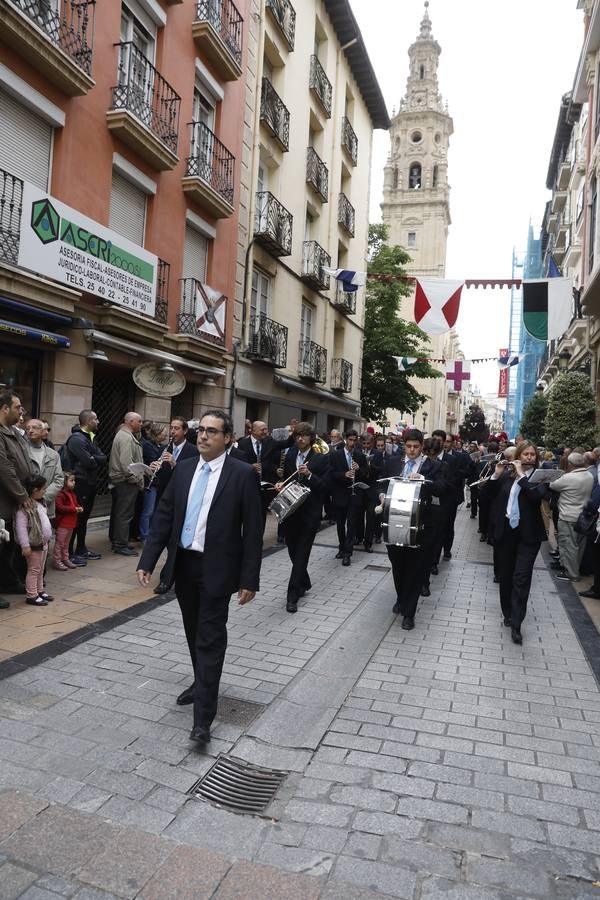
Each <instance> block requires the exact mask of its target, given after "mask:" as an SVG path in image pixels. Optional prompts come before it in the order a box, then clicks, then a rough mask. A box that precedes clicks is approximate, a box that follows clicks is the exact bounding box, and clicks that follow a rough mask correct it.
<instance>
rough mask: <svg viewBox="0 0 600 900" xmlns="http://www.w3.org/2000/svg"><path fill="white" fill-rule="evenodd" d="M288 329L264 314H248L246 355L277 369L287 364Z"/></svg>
mask: <svg viewBox="0 0 600 900" xmlns="http://www.w3.org/2000/svg"><path fill="white" fill-rule="evenodd" d="M287 342H288V330H287V328H286V327H285V325H280V324H279V322H274V321H273V319H268V318H267V317H266V316H264V315H255V316H250V340H249V342H248V349H247V351H246V355H247V356H249V357H251V358H252V359H257V360H260V361H261V362H265V363H268V364H269V365H271V366H275V368H278V369H284V368H285V366H286V365H287Z"/></svg>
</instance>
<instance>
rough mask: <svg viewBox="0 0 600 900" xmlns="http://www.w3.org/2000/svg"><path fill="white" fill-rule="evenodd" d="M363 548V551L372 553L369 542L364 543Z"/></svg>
mask: <svg viewBox="0 0 600 900" xmlns="http://www.w3.org/2000/svg"><path fill="white" fill-rule="evenodd" d="M364 548H365V553H372V552H373V548H372V547H371V545H370V544H364Z"/></svg>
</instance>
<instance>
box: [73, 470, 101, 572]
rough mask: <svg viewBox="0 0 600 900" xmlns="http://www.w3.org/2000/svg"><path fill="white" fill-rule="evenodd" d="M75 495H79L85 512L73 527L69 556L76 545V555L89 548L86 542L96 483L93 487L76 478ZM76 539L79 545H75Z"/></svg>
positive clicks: (79, 516)
mask: <svg viewBox="0 0 600 900" xmlns="http://www.w3.org/2000/svg"><path fill="white" fill-rule="evenodd" d="M75 496H76V497H77V501H78V503H79V505H80V506H82V507H83V512H81V513H79V515H78V516H77V527H76V528H74V529H73V534H72V535H71V540H70V541H69V556H73V553H74V551H75V547H76V551H75V555H77V553H85V551H86V550H87V547H86V543H85V542H86V538H87V524H88V519H89V517H90V515H91V513H92V507H93V506H94V500H95V499H96V485H94V486H93V487H92V486H91V485H88V484H85V483H84V482H81V481H79V482H78V481H77V479H75ZM75 541H77V545H75Z"/></svg>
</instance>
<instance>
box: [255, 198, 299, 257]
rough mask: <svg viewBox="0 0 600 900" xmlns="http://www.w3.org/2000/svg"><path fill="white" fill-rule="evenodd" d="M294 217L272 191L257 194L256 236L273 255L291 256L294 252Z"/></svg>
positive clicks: (257, 240) (259, 242) (258, 241)
mask: <svg viewBox="0 0 600 900" xmlns="http://www.w3.org/2000/svg"><path fill="white" fill-rule="evenodd" d="M293 221H294V217H293V216H292V214H291V212H289V211H288V210H287V209H286V208H285V206H283V204H281V203H280V202H279V200H276V199H275V197H274V196H273V194H272V193H271V192H270V191H259V193H257V195H256V210H255V216H254V237H255V239H256V242H257V243H258V244H262V246H263V247H266V248H267V250H268V251H269V252H270V253H271V254H272V255H273V256H289V255H290V254H291V252H292V225H293Z"/></svg>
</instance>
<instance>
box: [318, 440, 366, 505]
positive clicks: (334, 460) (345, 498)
mask: <svg viewBox="0 0 600 900" xmlns="http://www.w3.org/2000/svg"><path fill="white" fill-rule="evenodd" d="M327 458H328V460H329V484H330V490H331V498H332V500H333V503H334V506H337V507H340V508H342V509H344V508H345V507H347V506H348V504H349V503H350V500H351V498H352V491H351V490H350V486H351V484H352V482H351V481H350V479H349V478H346V472H347V471H348V463H347V461H346V454H345V452H344V445H343V444H342V445H341V446H340V447H339V448H338V449H337V450H334V451H333V452H331V453H329V454H328V455H327ZM352 458H353V459H354V461H355V462H356V463H357V465H358V469H357V470H356V476H355V480H356V481H366V480H367V478H368V477H369V467H368V464H367V458H366V456H365V454H364V453H363V452H362V450H359V449H358V448H355V450H354V452H353V454H352ZM357 493H358V491H357Z"/></svg>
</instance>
